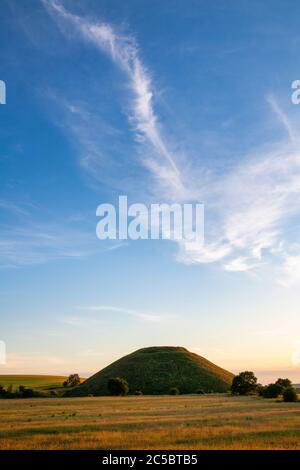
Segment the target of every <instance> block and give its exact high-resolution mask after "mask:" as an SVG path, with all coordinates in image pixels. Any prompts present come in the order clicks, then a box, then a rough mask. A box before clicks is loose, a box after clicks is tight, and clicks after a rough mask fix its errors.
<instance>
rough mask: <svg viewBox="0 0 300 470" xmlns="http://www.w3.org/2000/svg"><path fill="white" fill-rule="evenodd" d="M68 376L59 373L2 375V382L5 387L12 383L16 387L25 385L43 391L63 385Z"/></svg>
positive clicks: (0, 377) (0, 376) (0, 379)
mask: <svg viewBox="0 0 300 470" xmlns="http://www.w3.org/2000/svg"><path fill="white" fill-rule="evenodd" d="M66 378H67V377H64V376H58V375H0V384H1V385H3V386H4V387H5V388H6V387H8V386H9V385H12V386H13V388H14V389H16V388H18V386H19V385H25V387H28V388H33V389H34V390H39V391H42V390H50V389H54V388H59V387H62V383H63V382H64V381H65V380H66Z"/></svg>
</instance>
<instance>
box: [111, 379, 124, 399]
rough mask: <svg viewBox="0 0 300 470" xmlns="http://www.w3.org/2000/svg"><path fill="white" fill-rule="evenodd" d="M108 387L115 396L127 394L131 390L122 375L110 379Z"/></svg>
mask: <svg viewBox="0 0 300 470" xmlns="http://www.w3.org/2000/svg"><path fill="white" fill-rule="evenodd" d="M107 388H108V390H109V393H110V394H111V395H113V396H115V397H120V396H125V395H127V393H128V390H129V387H128V383H127V381H126V380H125V379H122V378H121V377H112V378H111V379H109V381H108V384H107Z"/></svg>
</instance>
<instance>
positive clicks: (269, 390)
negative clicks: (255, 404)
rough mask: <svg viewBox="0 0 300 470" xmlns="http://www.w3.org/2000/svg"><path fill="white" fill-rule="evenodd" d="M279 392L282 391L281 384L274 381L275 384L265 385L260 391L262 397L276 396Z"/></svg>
mask: <svg viewBox="0 0 300 470" xmlns="http://www.w3.org/2000/svg"><path fill="white" fill-rule="evenodd" d="M281 393H282V387H281V385H278V384H277V383H275V384H269V385H267V386H266V387H264V388H263V391H262V396H263V397H264V398H278V397H279V395H281Z"/></svg>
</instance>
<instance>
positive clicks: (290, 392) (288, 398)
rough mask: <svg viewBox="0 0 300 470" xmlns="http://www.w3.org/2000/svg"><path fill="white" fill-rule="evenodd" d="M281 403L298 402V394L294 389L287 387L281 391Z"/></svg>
mask: <svg viewBox="0 0 300 470" xmlns="http://www.w3.org/2000/svg"><path fill="white" fill-rule="evenodd" d="M283 401H285V402H288V403H292V402H297V401H298V393H297V390H296V389H295V387H287V388H285V389H284V391H283Z"/></svg>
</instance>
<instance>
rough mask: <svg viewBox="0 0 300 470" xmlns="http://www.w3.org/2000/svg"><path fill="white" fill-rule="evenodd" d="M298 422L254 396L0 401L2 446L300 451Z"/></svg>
mask: <svg viewBox="0 0 300 470" xmlns="http://www.w3.org/2000/svg"><path fill="white" fill-rule="evenodd" d="M299 422H300V403H283V402H280V401H276V400H266V399H262V398H259V397H256V396H255V397H254V396H252V397H232V396H230V395H226V394H209V395H181V396H128V397H86V398H33V399H27V400H23V399H15V400H0V449H300V428H299Z"/></svg>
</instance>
